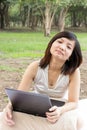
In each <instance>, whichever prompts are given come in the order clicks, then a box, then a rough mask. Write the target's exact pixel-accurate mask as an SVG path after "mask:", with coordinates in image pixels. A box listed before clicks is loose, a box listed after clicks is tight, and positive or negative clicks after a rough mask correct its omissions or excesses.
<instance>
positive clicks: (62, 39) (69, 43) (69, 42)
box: [59, 38, 73, 46]
mask: <svg viewBox="0 0 87 130" xmlns="http://www.w3.org/2000/svg"><path fill="white" fill-rule="evenodd" d="M66 39H68V38H66ZM59 40H62V41H64V39H63V38H59ZM71 41H73V40H71ZM68 45H70V46H72V43H70V42H68Z"/></svg>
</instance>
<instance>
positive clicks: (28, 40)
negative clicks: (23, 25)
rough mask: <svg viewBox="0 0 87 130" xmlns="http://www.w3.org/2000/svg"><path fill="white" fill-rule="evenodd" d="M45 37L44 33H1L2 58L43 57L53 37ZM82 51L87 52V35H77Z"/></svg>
mask: <svg viewBox="0 0 87 130" xmlns="http://www.w3.org/2000/svg"><path fill="white" fill-rule="evenodd" d="M54 34H56V32H53V33H52V34H51V36H50V37H44V35H43V33H42V32H6V31H4V32H0V57H4V58H9V57H12V58H22V57H31V58H36V57H37V58H38V57H41V56H43V53H44V50H45V48H46V46H47V44H48V42H49V41H50V39H51V37H52V36H53V35H54ZM76 35H77V37H78V39H79V41H80V44H81V49H82V50H87V43H86V42H87V36H86V35H87V34H86V33H76Z"/></svg>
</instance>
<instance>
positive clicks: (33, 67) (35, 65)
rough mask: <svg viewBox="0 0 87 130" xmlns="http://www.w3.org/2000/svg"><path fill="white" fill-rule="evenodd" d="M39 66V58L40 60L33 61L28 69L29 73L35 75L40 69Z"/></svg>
mask: <svg viewBox="0 0 87 130" xmlns="http://www.w3.org/2000/svg"><path fill="white" fill-rule="evenodd" d="M38 66H39V60H38V61H33V62H32V63H30V64H29V65H28V67H27V69H26V71H27V72H28V73H30V74H31V75H33V76H35V75H36V73H37V70H38Z"/></svg>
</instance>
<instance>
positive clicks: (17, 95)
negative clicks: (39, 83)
mask: <svg viewBox="0 0 87 130" xmlns="http://www.w3.org/2000/svg"><path fill="white" fill-rule="evenodd" d="M5 92H6V94H7V96H8V98H9V99H10V101H11V103H12V106H13V111H18V112H23V113H27V114H32V115H36V116H42V117H46V115H45V113H46V112H47V111H49V108H51V107H52V106H54V105H56V106H62V105H64V104H65V102H64V101H58V100H53V99H50V98H49V96H47V95H46V94H38V93H34V92H25V91H21V90H16V89H10V88H5Z"/></svg>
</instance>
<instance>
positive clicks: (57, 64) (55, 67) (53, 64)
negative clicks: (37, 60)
mask: <svg viewBox="0 0 87 130" xmlns="http://www.w3.org/2000/svg"><path fill="white" fill-rule="evenodd" d="M63 64H64V63H63V62H61V61H57V60H55V59H51V61H50V64H49V69H51V70H61V67H62V66H63Z"/></svg>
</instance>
